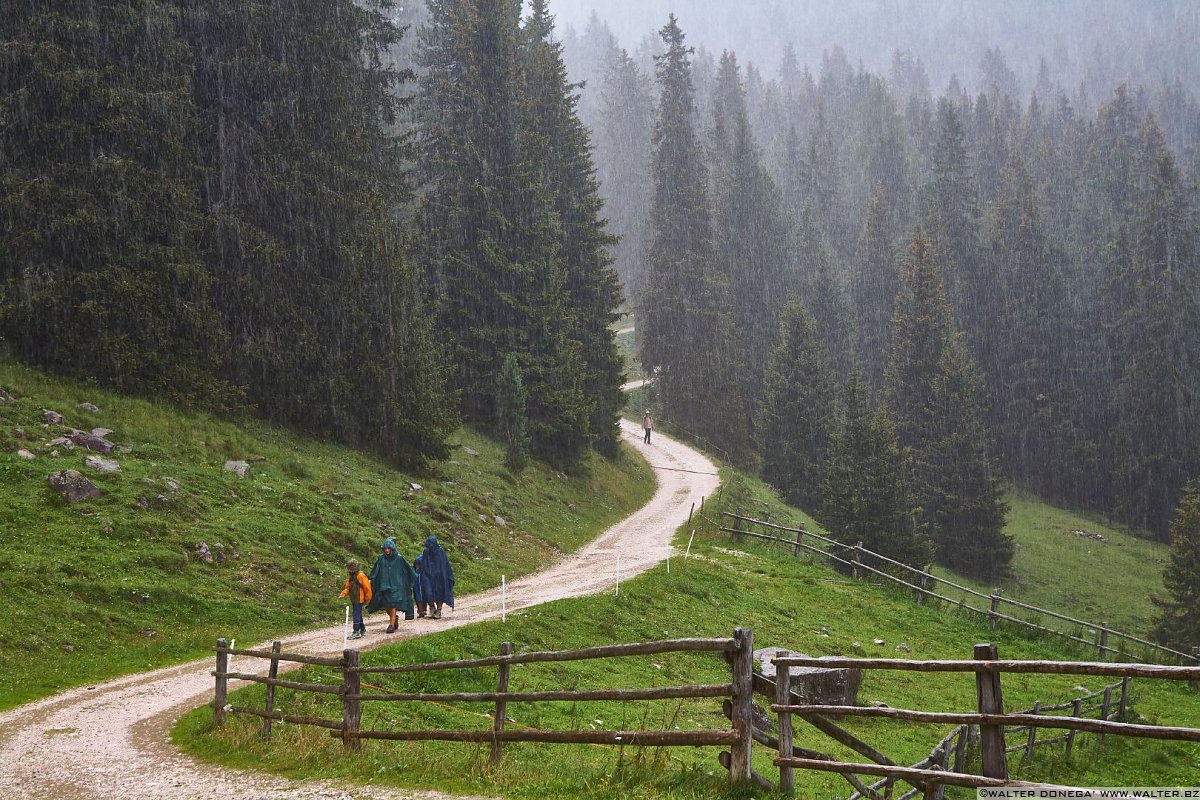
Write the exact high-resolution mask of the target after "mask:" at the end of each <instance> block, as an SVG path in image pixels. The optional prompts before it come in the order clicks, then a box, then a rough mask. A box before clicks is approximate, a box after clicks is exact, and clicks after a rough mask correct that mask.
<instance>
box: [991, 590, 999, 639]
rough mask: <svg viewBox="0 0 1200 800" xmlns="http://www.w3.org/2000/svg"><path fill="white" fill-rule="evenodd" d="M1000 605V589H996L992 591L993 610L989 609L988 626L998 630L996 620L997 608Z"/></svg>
mask: <svg viewBox="0 0 1200 800" xmlns="http://www.w3.org/2000/svg"><path fill="white" fill-rule="evenodd" d="M999 607H1000V590H999V589H997V590H996V591H994V592H992V607H991V610H990V611H988V627H989V628H991V629H992V630H996V622H997V619H996V610H997V609H998V608H999Z"/></svg>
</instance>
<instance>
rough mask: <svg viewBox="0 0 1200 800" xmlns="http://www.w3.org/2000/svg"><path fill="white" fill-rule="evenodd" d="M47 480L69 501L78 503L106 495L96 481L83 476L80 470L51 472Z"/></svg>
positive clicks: (52, 487)
mask: <svg viewBox="0 0 1200 800" xmlns="http://www.w3.org/2000/svg"><path fill="white" fill-rule="evenodd" d="M46 482H47V483H48V484H50V488H51V489H54V490H55V491H57V492H58V493H59V494H61V495H62V496H63V497H64V498H65V499H66V501H67V502H68V503H78V502H80V501H81V500H90V499H93V498H98V497H103V496H104V492H103V491H101V489H100V488H99V487H98V486H96V485H95V484H94V483H92V482H91V481H89V480H88V479H87V478H85V477H83V474H82V473H81V472H79V471H78V470H73V469H66V470H63V471H62V472H54V473H51V474H50V476H49V477H47V478H46Z"/></svg>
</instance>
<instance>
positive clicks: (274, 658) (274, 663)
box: [262, 639, 283, 739]
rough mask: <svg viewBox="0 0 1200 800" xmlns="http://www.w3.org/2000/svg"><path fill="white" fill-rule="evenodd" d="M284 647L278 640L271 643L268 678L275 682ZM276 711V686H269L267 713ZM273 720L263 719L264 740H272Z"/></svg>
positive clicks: (270, 684) (269, 684)
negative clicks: (280, 654) (280, 655)
mask: <svg viewBox="0 0 1200 800" xmlns="http://www.w3.org/2000/svg"><path fill="white" fill-rule="evenodd" d="M282 647H283V642H281V641H279V640H278V639H276V640H275V641H274V642H271V667H270V669H268V670H267V677H268V678H270V679H271V680H275V679H276V678H278V677H279V650H280V648H282ZM274 710H275V684H273V683H268V684H267V704H266V711H267V713H268V714H270V713H271V712H272V711H274ZM271 721H272V720H271V718H270V717H263V727H262V738H264V739H270V738H271Z"/></svg>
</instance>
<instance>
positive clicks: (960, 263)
mask: <svg viewBox="0 0 1200 800" xmlns="http://www.w3.org/2000/svg"><path fill="white" fill-rule="evenodd" d="M936 125H937V127H936V137H937V138H936V141H935V143H934V149H933V152H932V158H933V161H932V164H931V165H930V176H929V182H928V184H927V185H926V186H925V187H924V191H923V193H924V208H925V213H926V215H927V216H928V218H929V220H930V226H931V227H930V236H931V239H932V240H933V242H934V246H935V247H936V248H937V253H938V258H939V264H940V269H941V272H942V274H943V275H944V276H945V277H944V279H943V280H944V281H945V283H946V286H947V289H948V290H949V294H950V297H951V298H952V300H953V301H954V303H955V306H956V307H957V308H958V310H959V312H960V314H961V318H962V319H964V320H968V321H969V322H968V324H967V325H966V328H967V331H968V334H970V335H972V336H973V328H972V325H973V323H974V321H975V320H977V319H980V318H982V317H983V316H985V315H986V291H987V290H986V288H985V287H984V286H982V285H981V280H982V279H983V278H984V277H985V276H983V275H981V274H980V270H979V269H978V267H979V261H978V256H979V218H980V214H979V197H978V194H977V190H976V187H975V180H974V178H973V177H972V175H971V165H970V157H969V154H968V152H967V145H966V134H965V132H964V131H963V123H962V119H961V118H960V116H959V113H958V110H957V109H956V108H955V107H954V105H953V104H952V103H951V102H949V101H948V100H946V99H945V98H943V99H941V100H939V101H938V104H937V120H936ZM973 344H974V342H973Z"/></svg>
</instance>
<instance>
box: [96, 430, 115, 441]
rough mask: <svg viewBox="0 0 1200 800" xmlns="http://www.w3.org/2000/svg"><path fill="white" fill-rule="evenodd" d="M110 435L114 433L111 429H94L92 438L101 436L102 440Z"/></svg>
mask: <svg viewBox="0 0 1200 800" xmlns="http://www.w3.org/2000/svg"><path fill="white" fill-rule="evenodd" d="M110 433H112V429H111V428H92V436H99V437H100V438H101V439H103V438H104V437H105V436H108V435H109V434H110Z"/></svg>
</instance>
